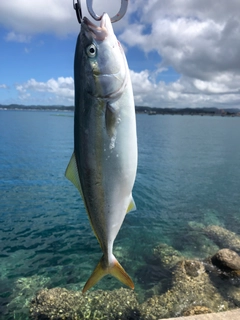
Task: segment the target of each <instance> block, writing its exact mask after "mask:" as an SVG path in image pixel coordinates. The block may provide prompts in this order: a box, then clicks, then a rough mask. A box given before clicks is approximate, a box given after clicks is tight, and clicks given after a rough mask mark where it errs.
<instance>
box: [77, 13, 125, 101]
mask: <svg viewBox="0 0 240 320" xmlns="http://www.w3.org/2000/svg"><path fill="white" fill-rule="evenodd" d="M80 45H81V48H82V50H83V57H82V58H83V65H82V67H83V68H84V72H85V74H86V79H85V86H86V90H87V92H88V93H89V94H91V95H92V96H95V97H96V98H101V99H105V100H107V101H110V100H114V99H118V98H119V97H120V96H121V94H122V92H123V90H124V88H125V86H126V83H127V80H128V76H129V71H128V66H127V61H126V58H125V54H124V51H123V48H122V46H121V44H120V42H119V41H118V40H117V38H116V36H115V34H114V31H113V27H112V23H111V20H110V18H109V16H108V14H107V13H104V14H103V16H102V18H101V21H100V26H96V25H95V24H93V23H92V22H91V21H90V20H89V19H87V18H86V17H84V18H83V21H82V25H81V33H80ZM75 72H82V70H75Z"/></svg>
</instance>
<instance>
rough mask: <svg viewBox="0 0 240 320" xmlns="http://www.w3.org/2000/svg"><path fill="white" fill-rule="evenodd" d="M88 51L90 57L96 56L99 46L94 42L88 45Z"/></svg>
mask: <svg viewBox="0 0 240 320" xmlns="http://www.w3.org/2000/svg"><path fill="white" fill-rule="evenodd" d="M86 52H87V55H88V56H89V58H94V57H95V56H96V54H97V48H96V46H95V45H94V44H90V46H88V47H87V49H86Z"/></svg>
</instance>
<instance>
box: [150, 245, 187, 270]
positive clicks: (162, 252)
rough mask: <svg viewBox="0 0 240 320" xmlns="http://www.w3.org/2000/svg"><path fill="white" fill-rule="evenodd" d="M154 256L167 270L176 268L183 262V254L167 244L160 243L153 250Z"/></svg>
mask: <svg viewBox="0 0 240 320" xmlns="http://www.w3.org/2000/svg"><path fill="white" fill-rule="evenodd" d="M153 255H154V257H155V258H157V259H159V261H160V262H161V264H162V265H163V267H164V268H165V269H169V268H172V267H174V266H175V265H176V264H177V263H178V262H179V261H181V260H183V259H184V257H183V256H182V254H181V253H180V252H179V251H177V250H175V249H174V248H173V247H171V246H169V245H167V244H166V243H159V244H158V245H157V246H156V247H155V248H154V249H153Z"/></svg>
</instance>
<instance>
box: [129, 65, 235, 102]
mask: <svg viewBox="0 0 240 320" xmlns="http://www.w3.org/2000/svg"><path fill="white" fill-rule="evenodd" d="M130 74H131V79H132V83H133V92H134V98H135V104H136V105H143V106H151V107H162V108H166V107H181V108H184V107H209V106H211V107H218V108H220V107H221V108H222V107H226V108H227V107H230V106H232V107H240V88H239V83H240V77H239V76H237V77H235V78H234V79H231V77H229V75H227V74H225V75H221V76H219V77H216V78H215V80H214V81H212V82H206V81H202V80H196V79H192V78H190V77H186V76H183V77H181V78H180V79H179V80H177V81H176V82H172V83H169V84H166V83H165V82H163V81H160V82H154V81H151V80H150V79H151V74H150V73H149V71H147V70H145V71H142V72H139V73H136V72H134V71H131V72H130ZM223 78H225V79H223Z"/></svg>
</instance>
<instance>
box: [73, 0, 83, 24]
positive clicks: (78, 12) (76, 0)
mask: <svg viewBox="0 0 240 320" xmlns="http://www.w3.org/2000/svg"><path fill="white" fill-rule="evenodd" d="M73 8H74V10H76V15H77V19H78V22H79V23H80V24H81V22H82V9H81V3H80V0H73Z"/></svg>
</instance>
